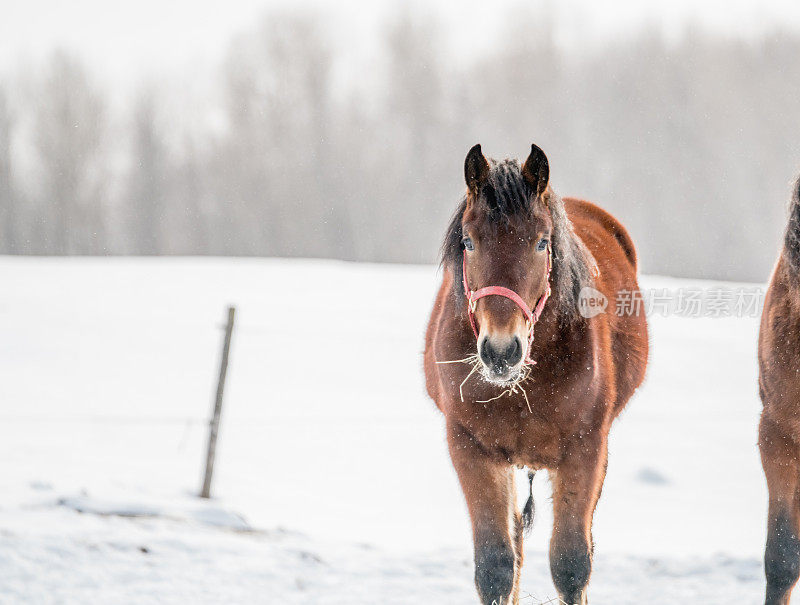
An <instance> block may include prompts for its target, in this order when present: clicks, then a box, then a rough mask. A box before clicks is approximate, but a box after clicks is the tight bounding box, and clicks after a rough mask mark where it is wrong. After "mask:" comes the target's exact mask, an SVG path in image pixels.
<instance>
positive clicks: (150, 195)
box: [123, 87, 170, 254]
mask: <svg viewBox="0 0 800 605" xmlns="http://www.w3.org/2000/svg"><path fill="white" fill-rule="evenodd" d="M132 129H133V150H132V152H131V156H132V162H131V172H130V175H129V182H128V187H127V200H126V202H127V203H126V204H125V207H126V209H127V213H126V216H125V217H124V224H123V231H124V232H125V233H126V234H127V235H128V238H129V245H128V250H129V251H130V252H131V253H132V254H164V253H165V252H168V251H169V250H168V249H167V247H166V245H165V240H166V239H169V237H168V236H169V234H168V233H166V232H165V230H166V228H167V225H165V221H166V218H167V213H166V210H167V204H168V202H169V200H168V191H167V189H168V187H169V184H168V182H167V174H169V172H170V166H169V157H168V155H167V151H166V149H165V145H164V139H163V136H162V135H161V132H160V129H159V125H158V102H157V97H156V93H155V91H154V90H153V89H152V88H151V87H147V88H145V89H144V90H142V91H141V93H140V96H139V98H138V99H136V101H135V104H134V107H133V125H132Z"/></svg>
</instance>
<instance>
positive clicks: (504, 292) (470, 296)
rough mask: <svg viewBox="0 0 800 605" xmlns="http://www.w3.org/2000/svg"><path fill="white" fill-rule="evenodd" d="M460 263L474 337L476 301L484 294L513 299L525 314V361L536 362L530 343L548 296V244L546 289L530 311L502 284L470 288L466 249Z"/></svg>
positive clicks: (549, 252)
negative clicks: (526, 325)
mask: <svg viewBox="0 0 800 605" xmlns="http://www.w3.org/2000/svg"><path fill="white" fill-rule="evenodd" d="M461 263H462V264H461V275H462V277H463V281H464V294H465V295H466V297H467V315H468V316H469V323H470V325H471V326H472V332H473V333H474V334H475V339H476V340H477V339H478V325H477V323H476V322H475V309H476V307H477V304H478V301H479V300H480V299H481V298H484V297H486V296H504V297H505V298H508V299H509V300H511V301H513V302H514V304H516V305H517V306H518V307H519V308H520V310H521V311H522V314H523V315H524V316H525V320H526V321H527V324H528V347H527V350H526V352H525V363H529V364H535V363H536V362H535V361H534V360H533V359H531V357H530V355H531V345H532V344H533V327H534V326H535V325H536V322H537V321H539V318H540V317H541V315H542V311H543V310H544V305H545V303H546V302H547V299H548V298H550V270H551V269H552V268H553V252H552V250H551V248H550V244H549V243H548V244H547V274H546V276H545V279H546V282H547V290H545V292H544V294H542V296H541V297H540V298H539V300H538V301H537V302H536V306H535V307H534V308H533V311H531V308H530V307H529V306H528V303H526V302H525V301H524V300H523V298H522V297H521V296H520V295H519V294H517V293H516V292H514V290H511V289H510V288H505V287H503V286H486V287H484V288H480V289H478V290H474V291H473V290H470V288H469V283H468V281H467V251H466V250H464V254H463V257H462V261H461Z"/></svg>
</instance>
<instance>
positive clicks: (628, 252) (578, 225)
mask: <svg viewBox="0 0 800 605" xmlns="http://www.w3.org/2000/svg"><path fill="white" fill-rule="evenodd" d="M564 207H565V208H566V210H567V215H568V216H569V219H570V221H572V224H573V226H574V227H575V231H576V233H577V235H578V236H579V237H580V238H581V239H582V240H584V243H585V244H586V245H587V247H588V246H589V243H588V242H586V239H587V237H586V236H587V235H588V234H589V232H596V231H598V230H601V231H602V232H605V233H607V234H608V235H610V236H611V237H613V238H614V240H615V241H616V242H617V244H618V245H619V247H620V248H621V249H622V251H623V253H624V254H625V256H626V258H627V259H628V260H629V261H630V263H631V265H632V266H633V270H634V273H635V272H636V270H637V269H638V262H639V261H638V258H637V256H636V247H635V246H634V245H633V240H632V239H631V236H630V234H628V230H627V229H625V227H623V226H622V223H620V222H619V221H618V220H617V219H616V217H614V216H613V215H612V214H611V213H609V212H607V211H606V210H603V209H602V208H601V207H600V206H598V205H596V204H593V203H592V202H588V201H586V200H582V199H579V198H574V197H566V198H564Z"/></svg>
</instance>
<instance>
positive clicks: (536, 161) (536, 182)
mask: <svg viewBox="0 0 800 605" xmlns="http://www.w3.org/2000/svg"><path fill="white" fill-rule="evenodd" d="M522 178H524V179H525V182H526V183H528V186H529V187H530V188H531V189H533V190H534V191H535V192H536V195H537V196H540V195H542V193H544V191H545V189H547V183H548V182H549V181H550V164H549V162H548V161H547V156H546V155H545V154H544V151H542V150H541V149H540V148H539V147H537V146H536V145H531V153H530V155H529V156H528V159H527V160H525V163H524V164H523V165H522Z"/></svg>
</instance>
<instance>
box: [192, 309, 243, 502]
mask: <svg viewBox="0 0 800 605" xmlns="http://www.w3.org/2000/svg"><path fill="white" fill-rule="evenodd" d="M235 318H236V307H228V324H227V325H226V326H225V341H224V343H223V345H222V359H221V361H220V364H219V380H218V381H217V396H216V398H215V399H214V415H213V416H212V417H211V420H210V421H209V427H208V453H207V454H206V474H205V477H204V478H203V489H202V491H201V492H200V497H201V498H209V497H211V476H212V475H213V474H214V457H215V455H216V453H217V433H218V432H219V417H220V414H222V395H223V393H224V392H225V376H226V375H227V373H228V354H229V353H230V350H231V336H232V335H233V322H234V319H235Z"/></svg>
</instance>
